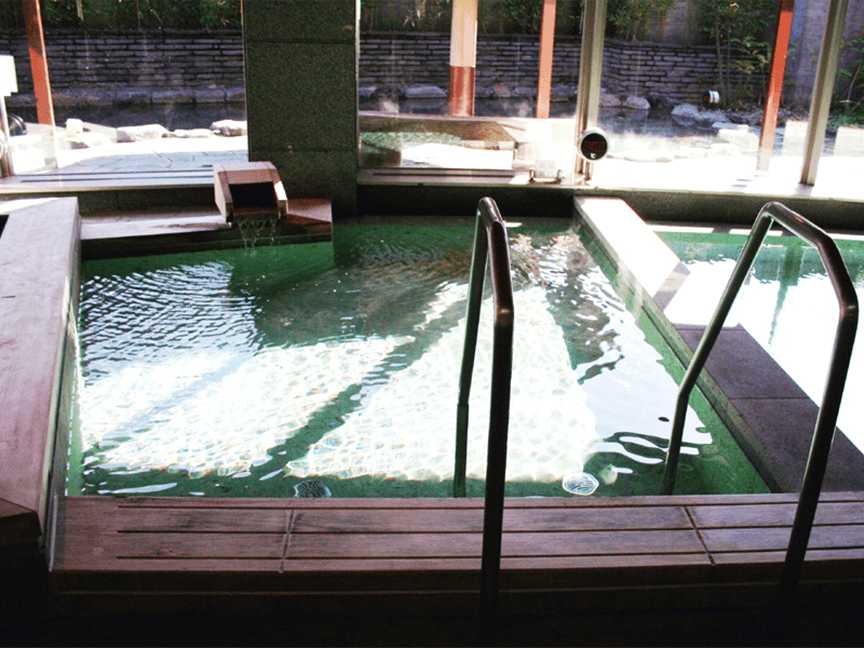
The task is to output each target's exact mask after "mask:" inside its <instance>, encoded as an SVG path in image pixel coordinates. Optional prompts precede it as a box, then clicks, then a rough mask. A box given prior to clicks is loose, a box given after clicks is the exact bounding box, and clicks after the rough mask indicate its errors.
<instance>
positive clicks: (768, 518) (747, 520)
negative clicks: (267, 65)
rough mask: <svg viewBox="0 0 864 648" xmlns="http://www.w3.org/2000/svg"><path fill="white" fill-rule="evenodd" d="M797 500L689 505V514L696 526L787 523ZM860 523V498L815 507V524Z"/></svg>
mask: <svg viewBox="0 0 864 648" xmlns="http://www.w3.org/2000/svg"><path fill="white" fill-rule="evenodd" d="M796 508H797V504H791V503H790V504H756V505H754V504H748V505H740V506H739V505H730V506H722V507H719V506H711V507H704V506H693V507H690V509H689V510H690V514H691V515H692V516H693V521H694V523H695V524H696V526H697V527H699V528H705V529H708V528H728V527H751V526H752V527H756V526H759V527H771V526H791V525H792V522H793V521H794V519H795V510H796ZM860 523H864V502H822V503H820V504H819V506H818V507H817V509H816V518H815V520H814V524H816V525H830V524H860Z"/></svg>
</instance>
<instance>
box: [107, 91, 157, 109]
mask: <svg viewBox="0 0 864 648" xmlns="http://www.w3.org/2000/svg"><path fill="white" fill-rule="evenodd" d="M114 100H115V101H116V102H117V107H118V108H126V107H128V106H149V105H150V93H149V92H147V91H146V90H121V91H120V92H118V93H117V94H116V95H114Z"/></svg>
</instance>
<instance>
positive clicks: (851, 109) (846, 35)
mask: <svg viewBox="0 0 864 648" xmlns="http://www.w3.org/2000/svg"><path fill="white" fill-rule="evenodd" d="M862 162H864V11H860V10H859V11H855V10H854V8H853V7H852V6H851V5H850V7H849V11H848V13H847V15H846V23H845V26H844V28H843V36H842V39H841V45H840V58H839V61H838V68H837V77H836V80H835V83H834V89H833V94H832V102H831V111H830V112H829V116H828V129H827V133H826V136H825V146H824V148H823V150H822V159H821V161H820V163H819V173H818V178H819V186H820V187H821V186H822V185H823V184H824V185H828V186H829V187H830V191H831V193H832V195H842V194H843V193H844V192H848V191H849V190H850V189H852V188H854V187H856V186H857V185H858V184H859V182H860V177H861V171H862ZM843 197H854V195H853V196H843Z"/></svg>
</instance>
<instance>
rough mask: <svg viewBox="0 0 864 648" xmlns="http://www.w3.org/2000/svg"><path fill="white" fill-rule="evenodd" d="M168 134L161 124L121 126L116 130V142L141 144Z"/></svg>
mask: <svg viewBox="0 0 864 648" xmlns="http://www.w3.org/2000/svg"><path fill="white" fill-rule="evenodd" d="M167 134H168V129H167V128H165V127H164V126H162V125H161V124H145V125H144V126H121V127H120V128H118V129H117V141H118V142H143V141H146V140H152V139H161V138H163V137H165V136H166V135H167Z"/></svg>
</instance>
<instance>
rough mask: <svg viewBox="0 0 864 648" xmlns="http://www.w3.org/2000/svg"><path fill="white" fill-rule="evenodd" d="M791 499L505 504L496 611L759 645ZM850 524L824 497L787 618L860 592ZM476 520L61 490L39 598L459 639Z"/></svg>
mask: <svg viewBox="0 0 864 648" xmlns="http://www.w3.org/2000/svg"><path fill="white" fill-rule="evenodd" d="M796 501H797V498H796V496H795V495H793V494H783V493H780V494H770V495H715V496H704V495H703V496H698V495H693V496H688V495H682V496H671V497H635V498H536V499H534V498H531V499H511V500H508V501H507V503H506V509H505V531H504V538H503V546H504V552H503V553H504V555H503V560H502V573H501V593H500V598H499V615H500V618H501V619H502V621H505V620H508V619H516V618H522V619H527V618H529V617H530V618H532V619H533V623H534V624H535V626H536V625H537V624H540V625H541V626H542V625H543V624H545V623H552V622H553V621H552V620H555V621H554V622H555V623H559V622H561V621H562V620H563V619H567V618H571V619H573V618H582V619H586V618H591V617H596V616H602V615H610V614H613V615H614V616H615V618H616V619H617V622H618V623H622V624H625V625H626V624H627V623H631V622H632V623H636V620H640V619H641V623H643V624H644V623H645V617H646V616H647V617H650V618H651V619H653V621H652V622H651V623H653V624H658V625H659V626H663V624H665V623H673V622H674V623H680V621H681V619H682V618H683V619H697V618H699V619H703V618H710V619H715V618H717V615H718V614H723V615H729V614H732V615H733V616H734V618H736V619H738V621H739V622H740V620H741V619H744V618H747V619H749V620H750V623H752V624H754V625H753V626H752V627H748V628H746V629H745V630H743V632H745V633H749V634H748V636H750V637H751V639H752V641H753V643H761V642H762V641H764V636H763V635H764V632H765V628H766V627H767V624H768V622H769V621H768V620H769V618H770V611H771V607H772V604H773V601H774V598H775V596H776V592H777V583H778V581H779V575H780V570H781V567H782V562H783V559H784V554H785V551H784V549H785V544H786V542H787V540H788V535H789V530H790V528H791V524H792V519H793V517H794V510H795V504H796ZM862 513H864V493H862V492H857V493H825V494H824V495H823V497H822V500H821V503H820V507H819V512H818V513H817V520H816V526H815V528H814V532H813V537H812V540H811V548H810V550H809V551H808V556H807V561H806V564H805V568H804V573H803V577H802V581H801V583H800V586H799V588H798V596H797V599H796V610H798V611H799V612H800V614H801V618H802V619H803V618H804V617H808V618H809V617H810V616H811V615H812V614H813V613H814V612H815V611H816V610H820V611H821V610H824V608H825V606H826V605H828V604H829V603H830V602H834V604H836V605H842V604H843V602H844V601H849V600H856V599H859V598H860V596H861V595H862V593H864V560H862V558H864V548H862V547H864V516H862ZM482 514H483V502H482V500H479V499H467V500H440V499H439V500H428V499H426V500H424V499H419V500H397V499H354V500H349V499H341V500H334V499H330V500H300V499H293V500H290V499H289V500H285V499H283V500H275V499H259V500H253V499H249V500H245V499H232V500H226V499H201V498H169V497H161V498H160V497H148V498H104V497H68V498H64V499H63V501H62V502H61V505H60V507H59V509H58V516H59V519H58V538H57V542H56V544H55V552H54V560H53V563H52V565H51V582H52V587H53V591H54V604H55V605H56V608H57V610H58V613H59V615H60V616H61V617H63V618H66V619H91V620H94V622H96V623H99V622H101V621H102V620H104V619H128V618H145V619H146V618H150V619H154V620H159V619H164V618H174V617H181V618H184V619H190V620H191V619H200V618H208V619H219V620H221V622H225V620H231V621H230V623H232V624H238V625H252V626H254V625H255V624H256V623H273V622H274V621H273V620H274V619H281V620H285V619H291V620H293V622H294V623H300V622H302V623H311V622H312V620H315V619H317V620H319V621H321V620H322V617H324V622H325V623H326V622H328V620H329V622H330V623H341V622H343V621H344V620H346V619H355V620H356V619H358V618H364V617H368V618H383V619H386V622H385V621H382V623H390V622H393V621H394V620H398V619H403V620H405V619H415V620H416V619H426V620H427V622H428V623H433V624H434V623H436V621H435V620H438V621H437V622H438V623H451V624H452V623H453V622H454V619H457V620H458V619H464V620H466V622H467V623H468V626H466V627H468V630H466V632H470V627H471V626H470V622H471V620H472V619H475V618H476V616H477V611H478V590H479V582H480V545H481V541H482ZM382 615H383V617H382ZM856 618H857V617H856ZM544 619H546V621H544ZM676 619H677V621H675V620H676ZM796 623H797V620H796ZM650 625H651V624H648V626H647V627H644V626H643V627H642V629H641V631H639V630H637V629H636V628H631V629H630V630H628V632H631V633H634V634H619V635H618V639H619V641H620V640H623V641H624V643H625V645H626V644H627V643H633V644H635V643H642V642H641V641H640V638H642V639H644V637H645V636H650V633H651V632H652V631H654V632H656V631H657V628H653V629H652V628H651V627H650ZM852 625H856V624H854V623H852ZM836 630H837V628H834V631H836ZM538 632H539V633H540V635H541V636H545V634H544V632H545V631H544V630H543V629H542V628H540V629H538ZM622 633H623V630H622ZM645 633H648V635H646V634H645ZM448 636H449V635H448ZM661 636H662V637H663V639H662V641H661V643H678V640H679V639H680V637H679V635H672V636H671V638H670V635H666V634H661ZM688 636H689V635H681V637H684V638H685V639H683V640H684V641H692V639H686V637H688ZM811 637H812V635H811ZM418 639H419V640H420V643H424V642H423V641H422V638H415V640H418ZM469 639H470V636H469ZM672 639H674V641H673V640H672ZM714 639H716V637H715V638H714ZM463 640H464V638H463ZM573 641H574V639H573V636H572V635H570V640H569V642H568V641H564V642H563V643H565V644H567V643H573ZM712 641H713V640H712ZM810 641H811V643H812V642H813V640H812V639H811V640H810ZM450 642H451V638H447V639H441V640H439V641H437V642H436V643H441V644H443V643H450ZM356 643H366V641H361V642H356ZM370 643H375V642H371V641H370ZM455 643H460V641H455ZM549 643H555V642H553V641H549ZM592 643H593V644H594V645H599V644H600V643H604V642H601V641H599V640H597V639H596V637H595V641H593V642H592ZM612 643H614V642H612ZM736 643H737V642H736ZM815 643H820V641H815ZM524 645H532V644H524ZM533 645H536V644H533ZM541 645H542V643H541ZM684 645H695V644H692V643H690V644H687V643H685V644H684Z"/></svg>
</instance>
